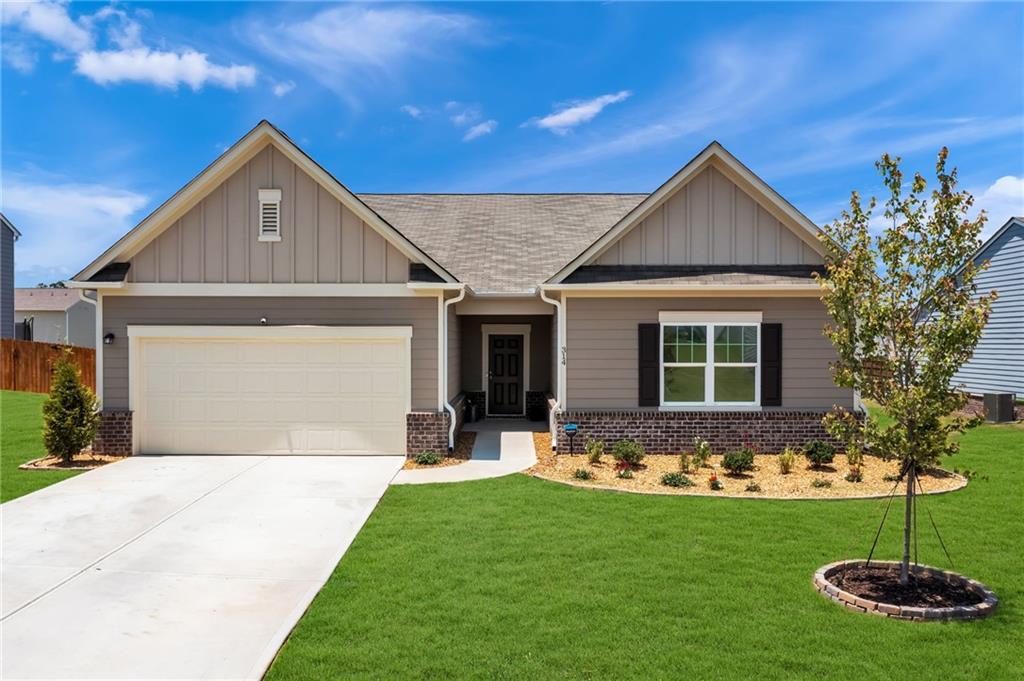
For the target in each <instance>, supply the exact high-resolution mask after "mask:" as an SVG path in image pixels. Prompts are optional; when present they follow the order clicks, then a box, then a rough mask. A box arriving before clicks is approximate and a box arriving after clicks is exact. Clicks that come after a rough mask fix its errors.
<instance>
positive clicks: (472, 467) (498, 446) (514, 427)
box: [392, 418, 547, 485]
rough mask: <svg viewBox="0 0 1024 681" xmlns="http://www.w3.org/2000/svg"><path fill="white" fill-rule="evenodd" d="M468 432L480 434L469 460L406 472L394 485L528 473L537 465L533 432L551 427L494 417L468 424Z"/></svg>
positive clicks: (521, 420) (404, 471) (460, 480)
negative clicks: (530, 468) (454, 464)
mask: <svg viewBox="0 0 1024 681" xmlns="http://www.w3.org/2000/svg"><path fill="white" fill-rule="evenodd" d="M464 430H468V431H475V432H476V443H475V444H474V445H473V454H472V456H471V457H470V460H469V461H467V462H466V463H461V464H458V465H457V466H445V467H443V468H415V469H410V470H403V471H401V472H400V473H399V474H398V475H396V476H395V479H394V481H393V483H392V484H395V485H421V484H425V483H431V482H463V481H465V480H483V479H485V478H498V477H501V476H503V475H509V474H511V473H518V472H519V471H523V470H526V469H527V468H529V467H530V466H532V465H534V464H535V463H537V451H536V450H535V449H534V448H533V433H534V431H543V430H547V424H546V423H545V422H543V421H526V420H523V419H493V418H492V419H485V420H483V421H478V422H477V423H467V424H466V426H465V428H464Z"/></svg>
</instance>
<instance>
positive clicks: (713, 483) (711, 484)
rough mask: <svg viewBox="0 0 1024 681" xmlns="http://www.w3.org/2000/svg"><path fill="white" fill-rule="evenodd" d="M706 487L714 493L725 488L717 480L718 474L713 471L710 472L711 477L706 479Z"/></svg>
mask: <svg viewBox="0 0 1024 681" xmlns="http://www.w3.org/2000/svg"><path fill="white" fill-rule="evenodd" d="M708 487H710V488H711V489H713V490H716V491H717V490H720V489H722V488H723V487H725V485H723V484H722V481H721V480H719V479H718V473H716V472H715V471H711V477H710V478H708Z"/></svg>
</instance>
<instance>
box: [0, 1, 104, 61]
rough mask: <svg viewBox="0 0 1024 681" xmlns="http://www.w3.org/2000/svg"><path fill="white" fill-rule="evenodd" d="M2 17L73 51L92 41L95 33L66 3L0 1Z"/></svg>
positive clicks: (89, 44) (24, 29) (82, 48)
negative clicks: (70, 11)
mask: <svg viewBox="0 0 1024 681" xmlns="http://www.w3.org/2000/svg"><path fill="white" fill-rule="evenodd" d="M0 20H2V22H3V24H4V25H13V26H18V27H20V28H21V30H23V31H25V32H26V33H30V34H33V35H36V36H38V37H40V38H43V39H44V40H47V41H49V42H51V43H54V44H55V45H57V46H59V47H61V48H63V49H65V50H70V51H71V52H81V51H82V50H86V49H89V48H90V47H92V45H93V36H92V34H91V33H90V32H89V31H88V30H87V29H86V28H84V27H83V26H82V25H81V24H80V23H78V22H76V21H74V20H73V19H72V18H71V17H70V16H69V15H68V10H67V5H65V4H64V3H57V2H15V3H7V2H5V3H0Z"/></svg>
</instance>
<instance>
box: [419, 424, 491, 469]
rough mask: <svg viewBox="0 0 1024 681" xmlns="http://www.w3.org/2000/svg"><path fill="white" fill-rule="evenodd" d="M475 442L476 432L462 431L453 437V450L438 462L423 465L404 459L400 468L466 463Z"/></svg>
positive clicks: (440, 466) (434, 466)
mask: <svg viewBox="0 0 1024 681" xmlns="http://www.w3.org/2000/svg"><path fill="white" fill-rule="evenodd" d="M475 442H476V433H474V432H470V431H462V432H461V433H459V434H458V436H457V437H456V438H455V450H454V451H452V452H451V454H448V455H445V457H444V458H443V459H441V462H440V463H436V464H433V465H429V466H428V465H425V464H418V463H416V460H415V459H406V460H405V465H404V466H402V468H405V469H415V468H443V467H444V466H457V465H459V464H460V463H466V462H467V461H469V458H470V456H472V454H473V444H474V443H475Z"/></svg>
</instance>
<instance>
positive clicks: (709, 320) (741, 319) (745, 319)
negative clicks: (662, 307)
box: [658, 312, 762, 409]
mask: <svg viewBox="0 0 1024 681" xmlns="http://www.w3.org/2000/svg"><path fill="white" fill-rule="evenodd" d="M755 315H756V321H755ZM761 317H762V315H761V313H760V312H740V313H728V312H704V313H700V312H661V313H659V315H658V319H659V321H660V324H659V331H658V402H659V405H660V406H661V408H663V409H678V408H681V407H682V408H686V407H715V408H716V409H718V408H734V407H736V408H751V407H753V408H760V407H761ZM666 326H704V327H706V339H705V343H706V352H705V362H704V363H703V365H702V364H701V363H699V362H670V363H669V364H668V366H703V367H704V398H705V399H704V400H703V401H702V402H667V401H666V400H665V367H666V364H665V327H666ZM716 326H753V327H755V328H756V329H757V339H756V340H755V348H756V350H757V360H756V362H754V363H753V364H751V363H750V362H739V363H736V362H724V363H716V362H715V339H714V331H715V327H716ZM750 366H753V367H754V401H753V402H716V401H715V399H714V397H715V367H750Z"/></svg>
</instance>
